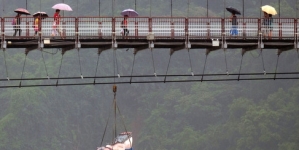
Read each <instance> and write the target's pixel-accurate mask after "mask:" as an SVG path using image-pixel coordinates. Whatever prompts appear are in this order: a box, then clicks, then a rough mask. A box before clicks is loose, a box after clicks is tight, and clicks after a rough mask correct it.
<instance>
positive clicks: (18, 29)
mask: <svg viewBox="0 0 299 150" xmlns="http://www.w3.org/2000/svg"><path fill="white" fill-rule="evenodd" d="M15 12H16V13H17V15H16V16H15V18H14V20H13V22H12V25H13V28H14V30H15V33H14V34H13V36H16V35H17V32H19V36H21V32H22V30H21V27H20V25H21V15H22V14H24V15H30V13H29V12H28V10H26V9H24V8H17V9H16V10H15Z"/></svg>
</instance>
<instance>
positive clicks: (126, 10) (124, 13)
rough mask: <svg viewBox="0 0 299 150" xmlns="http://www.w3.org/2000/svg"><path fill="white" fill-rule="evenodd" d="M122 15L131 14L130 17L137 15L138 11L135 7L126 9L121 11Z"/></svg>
mask: <svg viewBox="0 0 299 150" xmlns="http://www.w3.org/2000/svg"><path fill="white" fill-rule="evenodd" d="M121 15H123V16H125V15H127V16H129V17H137V16H138V13H137V12H136V11H135V10H134V9H125V10H123V11H122V12H121Z"/></svg>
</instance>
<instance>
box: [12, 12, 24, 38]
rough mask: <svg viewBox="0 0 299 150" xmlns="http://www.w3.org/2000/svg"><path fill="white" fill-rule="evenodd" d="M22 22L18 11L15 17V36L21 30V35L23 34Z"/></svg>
mask: <svg viewBox="0 0 299 150" xmlns="http://www.w3.org/2000/svg"><path fill="white" fill-rule="evenodd" d="M20 24H21V14H20V13H18V14H17V15H16V16H15V18H14V26H13V27H14V30H15V33H14V34H13V36H16V35H17V32H19V36H21V32H22V30H21V27H20Z"/></svg>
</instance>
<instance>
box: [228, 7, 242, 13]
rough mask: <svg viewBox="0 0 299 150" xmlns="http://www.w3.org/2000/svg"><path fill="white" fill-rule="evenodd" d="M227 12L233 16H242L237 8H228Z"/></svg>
mask: <svg viewBox="0 0 299 150" xmlns="http://www.w3.org/2000/svg"><path fill="white" fill-rule="evenodd" d="M226 10H227V11H229V12H230V13H232V14H236V15H241V12H240V11H239V10H238V9H236V8H233V7H227V8H226Z"/></svg>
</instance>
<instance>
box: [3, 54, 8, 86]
mask: <svg viewBox="0 0 299 150" xmlns="http://www.w3.org/2000/svg"><path fill="white" fill-rule="evenodd" d="M3 56H4V63H5V70H6V79H7V80H9V76H8V69H7V63H6V54H5V50H4V49H3Z"/></svg>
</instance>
